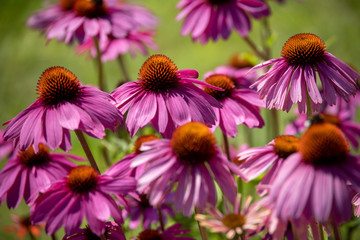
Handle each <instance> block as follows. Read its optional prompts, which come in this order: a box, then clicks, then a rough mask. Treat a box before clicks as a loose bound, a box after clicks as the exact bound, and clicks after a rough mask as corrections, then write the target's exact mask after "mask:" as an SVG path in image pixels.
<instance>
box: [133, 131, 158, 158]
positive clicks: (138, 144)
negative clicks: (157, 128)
mask: <svg viewBox="0 0 360 240" xmlns="http://www.w3.org/2000/svg"><path fill="white" fill-rule="evenodd" d="M157 139H159V138H158V137H157V136H154V135H145V136H141V137H139V138H138V139H136V141H135V143H134V147H135V153H136V154H140V153H141V151H140V147H141V144H143V143H144V142H150V141H154V140H157Z"/></svg>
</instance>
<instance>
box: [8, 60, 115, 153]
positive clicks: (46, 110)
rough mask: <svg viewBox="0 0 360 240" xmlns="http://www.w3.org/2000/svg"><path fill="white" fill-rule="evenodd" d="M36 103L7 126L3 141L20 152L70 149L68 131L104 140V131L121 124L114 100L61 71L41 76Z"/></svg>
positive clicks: (50, 69) (53, 70)
mask: <svg viewBox="0 0 360 240" xmlns="http://www.w3.org/2000/svg"><path fill="white" fill-rule="evenodd" d="M37 92H38V94H39V97H38V99H37V100H36V101H35V102H34V103H33V104H31V105H30V106H29V107H28V108H27V109H25V110H24V111H22V112H21V113H19V114H18V115H17V116H16V117H15V118H13V119H12V120H10V121H9V122H7V124H8V126H7V128H6V130H5V134H4V138H5V140H7V141H8V140H15V141H16V143H18V144H19V147H20V149H21V150H26V149H28V148H29V147H30V145H32V144H33V147H34V149H35V152H37V150H38V149H37V147H38V145H39V143H40V142H43V143H45V144H46V145H47V146H49V147H50V148H51V149H52V150H55V149H57V148H59V147H60V148H61V149H63V150H64V151H67V150H69V149H71V141H70V132H69V130H77V129H79V130H81V131H83V132H85V133H86V134H88V135H90V136H92V137H96V138H103V136H104V135H105V128H109V129H112V130H113V129H114V127H115V125H116V124H117V123H118V122H120V121H121V120H122V115H121V113H120V112H119V111H118V110H117V109H116V107H115V106H114V104H113V98H112V97H111V96H110V95H109V94H108V93H105V92H102V91H100V90H99V89H97V88H94V87H90V86H84V85H82V84H81V83H80V82H79V80H78V78H77V77H76V76H75V75H74V74H73V73H72V72H70V71H69V70H67V69H65V68H63V67H51V68H48V69H46V70H45V71H44V72H43V74H42V75H41V77H40V79H39V81H38V86H37Z"/></svg>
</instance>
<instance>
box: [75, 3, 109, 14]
mask: <svg viewBox="0 0 360 240" xmlns="http://www.w3.org/2000/svg"><path fill="white" fill-rule="evenodd" d="M74 10H75V12H76V14H77V15H79V16H85V17H88V18H97V17H103V16H106V15H107V12H106V5H105V3H104V2H103V0H76V2H75V4H74Z"/></svg>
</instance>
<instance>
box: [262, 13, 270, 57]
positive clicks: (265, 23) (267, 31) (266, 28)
mask: <svg viewBox="0 0 360 240" xmlns="http://www.w3.org/2000/svg"><path fill="white" fill-rule="evenodd" d="M262 24H263V36H262V44H263V48H264V49H265V56H266V58H267V60H269V59H270V58H271V48H270V47H269V46H268V45H267V40H268V39H269V38H270V36H271V29H270V24H269V18H267V17H264V18H262Z"/></svg>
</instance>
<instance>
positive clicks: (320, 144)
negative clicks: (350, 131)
mask: <svg viewBox="0 0 360 240" xmlns="http://www.w3.org/2000/svg"><path fill="white" fill-rule="evenodd" d="M349 150H350V147H349V143H348V141H347V139H346V137H345V135H344V133H343V132H342V131H341V130H340V128H338V127H337V126H335V125H334V124H331V123H325V122H324V123H318V124H313V125H311V126H310V127H309V128H308V130H307V131H306V132H305V134H304V135H303V136H302V138H301V139H300V142H299V152H300V153H301V154H302V156H303V159H304V161H305V162H309V163H312V164H314V165H330V164H339V163H341V162H343V161H345V160H346V155H347V153H348V152H349Z"/></svg>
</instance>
